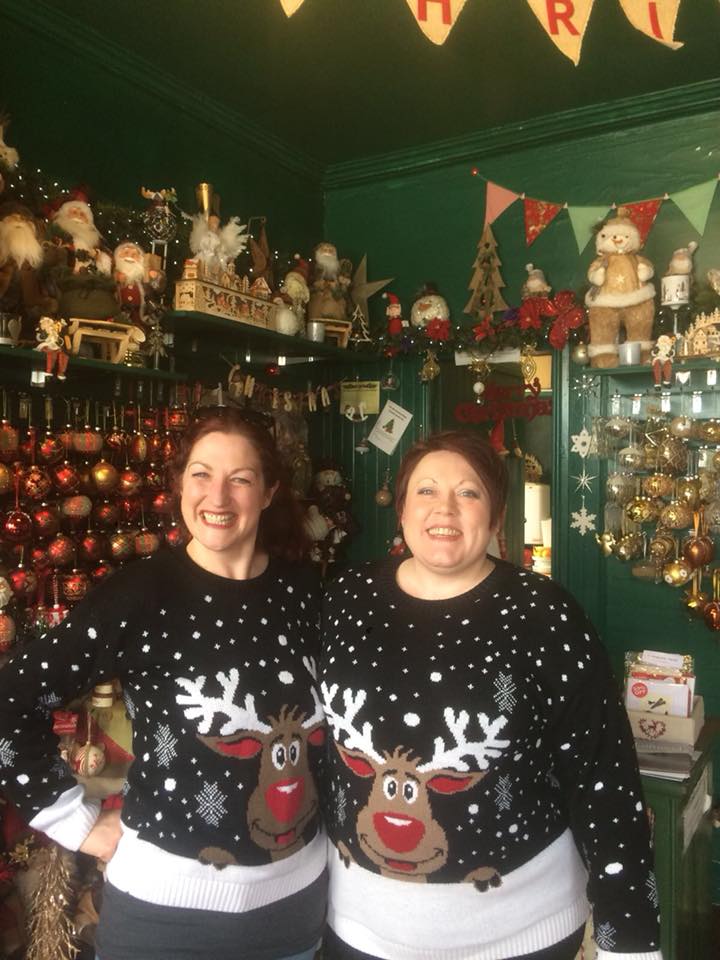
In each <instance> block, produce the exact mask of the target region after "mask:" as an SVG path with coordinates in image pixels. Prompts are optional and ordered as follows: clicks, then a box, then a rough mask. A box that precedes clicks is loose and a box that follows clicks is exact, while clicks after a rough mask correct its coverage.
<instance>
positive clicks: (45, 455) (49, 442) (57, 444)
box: [37, 433, 65, 464]
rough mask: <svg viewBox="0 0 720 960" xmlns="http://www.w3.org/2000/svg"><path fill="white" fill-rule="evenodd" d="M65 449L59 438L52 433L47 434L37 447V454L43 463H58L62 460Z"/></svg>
mask: <svg viewBox="0 0 720 960" xmlns="http://www.w3.org/2000/svg"><path fill="white" fill-rule="evenodd" d="M64 452H65V448H64V447H63V445H62V441H61V440H60V438H59V437H54V436H53V435H52V434H51V433H46V434H45V436H44V437H43V439H42V440H41V441H40V443H39V444H38V447H37V454H38V457H39V459H40V460H42V462H43V463H50V464H53V463H57V462H58V461H59V460H62V455H63V453H64Z"/></svg>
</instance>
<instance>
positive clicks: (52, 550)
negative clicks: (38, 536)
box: [47, 533, 75, 567]
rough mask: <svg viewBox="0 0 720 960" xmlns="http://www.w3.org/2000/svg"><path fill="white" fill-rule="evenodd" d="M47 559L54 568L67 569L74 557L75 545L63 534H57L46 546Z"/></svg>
mask: <svg viewBox="0 0 720 960" xmlns="http://www.w3.org/2000/svg"><path fill="white" fill-rule="evenodd" d="M47 551H48V558H49V560H50V563H51V564H52V565H53V566H54V567H68V566H70V564H71V563H72V562H73V557H74V556H75V543H74V541H73V540H71V539H70V537H68V536H66V535H65V534H64V533H59V534H58V535H57V536H56V537H55V538H54V539H53V540H51V541H50V543H49V544H48V548H47Z"/></svg>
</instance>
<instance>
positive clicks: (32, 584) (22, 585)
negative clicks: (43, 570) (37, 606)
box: [7, 564, 37, 600]
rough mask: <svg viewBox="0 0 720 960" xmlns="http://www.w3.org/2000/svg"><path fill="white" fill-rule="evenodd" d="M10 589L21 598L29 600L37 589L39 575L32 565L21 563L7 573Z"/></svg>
mask: <svg viewBox="0 0 720 960" xmlns="http://www.w3.org/2000/svg"><path fill="white" fill-rule="evenodd" d="M7 582H8V583H9V584H10V589H11V590H12V592H13V593H14V594H15V596H16V597H18V598H19V599H20V600H29V599H30V597H32V596H33V595H34V593H35V591H36V590H37V576H36V574H35V571H34V570H33V569H31V568H30V567H25V566H23V565H22V564H20V566H19V567H15V569H14V570H11V571H10V572H9V573H8V575H7Z"/></svg>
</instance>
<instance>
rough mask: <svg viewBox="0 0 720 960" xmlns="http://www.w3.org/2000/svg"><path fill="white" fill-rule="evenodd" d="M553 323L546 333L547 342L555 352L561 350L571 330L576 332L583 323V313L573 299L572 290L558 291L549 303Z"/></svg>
mask: <svg viewBox="0 0 720 960" xmlns="http://www.w3.org/2000/svg"><path fill="white" fill-rule="evenodd" d="M551 306H552V308H553V313H554V314H555V315H556V319H555V322H554V323H553V325H552V326H551V327H550V330H549V332H548V342H549V344H550V346H551V347H554V348H555V349H556V350H562V348H563V347H564V346H565V344H566V343H567V341H568V336H569V334H570V331H571V330H576V329H577V328H578V327H581V326H582V325H583V323H584V322H585V311H584V310H583V308H582V307H581V306H580V304H579V303H578V302H577V300H576V299H575V294H574V293H573V292H572V290H560V291H558V293H556V294H555V296H554V297H553V299H552V301H551Z"/></svg>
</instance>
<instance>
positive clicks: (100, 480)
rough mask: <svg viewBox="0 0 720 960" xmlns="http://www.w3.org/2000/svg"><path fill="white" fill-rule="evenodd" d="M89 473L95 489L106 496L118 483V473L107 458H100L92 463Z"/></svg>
mask: <svg viewBox="0 0 720 960" xmlns="http://www.w3.org/2000/svg"><path fill="white" fill-rule="evenodd" d="M90 473H91V474H92V479H93V483H94V484H95V488H96V490H98V491H99V492H100V493H102V494H104V495H106V496H107V494H108V493H112V492H113V490H114V489H115V488H116V487H117V485H118V483H119V479H120V477H119V474H118V472H117V469H116V468H115V467H114V466H113V465H112V464H111V463H108V461H107V460H105V459H101V460H98V462H97V463H95V464H93V466H92V468H91V471H90Z"/></svg>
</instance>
